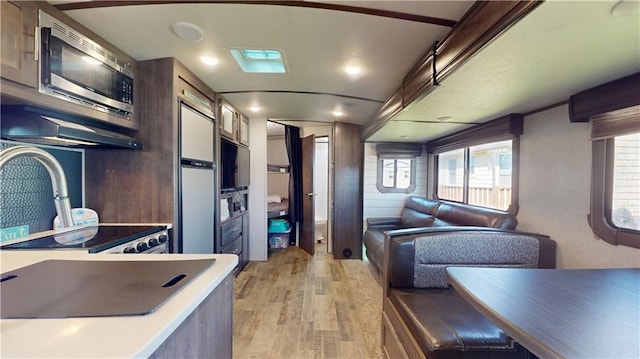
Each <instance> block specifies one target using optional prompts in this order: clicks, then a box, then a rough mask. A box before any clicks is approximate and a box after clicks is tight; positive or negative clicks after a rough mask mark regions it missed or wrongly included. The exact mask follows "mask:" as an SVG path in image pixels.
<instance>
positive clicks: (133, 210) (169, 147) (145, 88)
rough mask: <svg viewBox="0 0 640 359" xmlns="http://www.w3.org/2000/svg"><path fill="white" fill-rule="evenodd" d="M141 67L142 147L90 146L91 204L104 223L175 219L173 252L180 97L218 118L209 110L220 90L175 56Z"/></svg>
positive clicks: (88, 195) (174, 247)
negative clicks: (206, 83)
mask: <svg viewBox="0 0 640 359" xmlns="http://www.w3.org/2000/svg"><path fill="white" fill-rule="evenodd" d="M138 65H139V66H138V71H139V79H140V80H139V85H138V91H137V93H138V94H139V96H138V105H139V106H138V108H139V112H140V117H139V119H140V130H139V131H138V140H139V141H140V142H141V144H142V149H141V150H136V151H124V150H105V149H102V150H90V149H89V150H86V154H85V156H86V175H85V176H86V185H87V188H89V189H90V190H88V191H87V192H86V195H85V196H86V204H87V206H89V207H91V208H93V209H95V210H96V211H97V212H98V213H99V214H100V219H101V221H103V222H129V223H131V222H133V223H136V222H138V223H144V222H160V223H172V224H173V226H174V228H173V237H172V243H171V250H172V252H176V251H177V250H178V248H179V246H178V244H179V243H178V238H177V237H178V234H179V233H181V231H180V228H179V226H180V224H179V222H178V218H179V201H180V193H179V188H180V185H179V182H178V181H179V178H180V177H179V173H180V172H179V170H180V159H179V158H178V157H179V140H178V139H179V136H180V133H179V126H178V125H179V123H178V122H179V121H178V120H179V110H180V101H184V102H188V103H189V104H190V105H192V107H194V108H197V109H198V110H199V111H201V112H202V113H205V114H208V115H209V116H211V117H213V113H211V112H208V110H207V108H209V107H210V108H213V109H215V93H214V92H213V90H211V89H209V88H208V87H207V86H206V85H205V84H204V83H203V82H202V81H200V80H199V79H198V78H197V77H196V76H195V75H193V74H192V73H191V72H190V71H189V70H188V69H186V68H185V67H184V66H183V65H182V64H180V63H179V62H178V61H176V60H175V59H173V58H165V59H157V60H149V61H142V62H140V63H139V64H138ZM214 138H215V137H214ZM215 192H216V193H217V191H215ZM212 220H215V218H212ZM216 226H217V223H216ZM214 228H215V226H214Z"/></svg>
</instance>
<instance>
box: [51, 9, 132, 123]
mask: <svg viewBox="0 0 640 359" xmlns="http://www.w3.org/2000/svg"><path fill="white" fill-rule="evenodd" d="M39 25H40V36H41V37H40V45H41V47H40V54H41V56H40V63H41V66H40V73H39V77H40V86H39V90H40V92H42V93H45V94H48V95H52V96H56V97H59V98H63V99H65V100H67V101H71V102H75V103H77V104H80V105H83V106H88V107H91V108H94V109H96V110H99V111H103V112H107V113H111V114H114V115H117V116H120V117H124V118H130V117H131V115H132V114H133V109H134V106H133V77H134V75H133V71H131V69H130V64H129V63H128V62H126V61H124V60H122V59H119V58H118V57H117V56H115V55H114V54H113V53H111V52H110V51H108V50H106V49H104V48H103V47H101V46H99V45H98V44H96V43H95V42H94V41H92V40H90V39H88V38H87V37H85V36H83V35H81V34H80V32H78V31H76V30H74V29H72V28H71V27H69V26H67V25H66V24H64V23H62V22H61V21H59V20H58V19H56V18H54V17H53V16H51V15H49V14H47V13H45V12H43V11H40V12H39Z"/></svg>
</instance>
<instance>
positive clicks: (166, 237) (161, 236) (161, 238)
mask: <svg viewBox="0 0 640 359" xmlns="http://www.w3.org/2000/svg"><path fill="white" fill-rule="evenodd" d="M168 239H169V236H167V235H166V234H161V235H160V236H159V237H158V242H160V243H164V242H166V241H167V240H168Z"/></svg>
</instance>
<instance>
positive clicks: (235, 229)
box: [221, 217, 242, 248]
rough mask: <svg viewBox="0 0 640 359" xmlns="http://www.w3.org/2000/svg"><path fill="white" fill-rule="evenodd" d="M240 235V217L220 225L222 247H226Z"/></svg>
mask: <svg viewBox="0 0 640 359" xmlns="http://www.w3.org/2000/svg"><path fill="white" fill-rule="evenodd" d="M240 235H242V217H238V218H236V219H233V220H231V221H229V222H227V223H225V224H223V225H222V238H221V244H222V248H224V247H226V246H227V245H228V244H229V243H231V241H233V240H235V239H236V237H238V236H240Z"/></svg>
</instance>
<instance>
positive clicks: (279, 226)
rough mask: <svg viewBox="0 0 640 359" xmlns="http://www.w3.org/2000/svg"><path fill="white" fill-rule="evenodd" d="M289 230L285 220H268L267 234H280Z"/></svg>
mask: <svg viewBox="0 0 640 359" xmlns="http://www.w3.org/2000/svg"><path fill="white" fill-rule="evenodd" d="M288 230H289V222H288V221H287V220H286V219H282V218H274V219H270V220H269V233H282V232H287V231H288Z"/></svg>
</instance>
